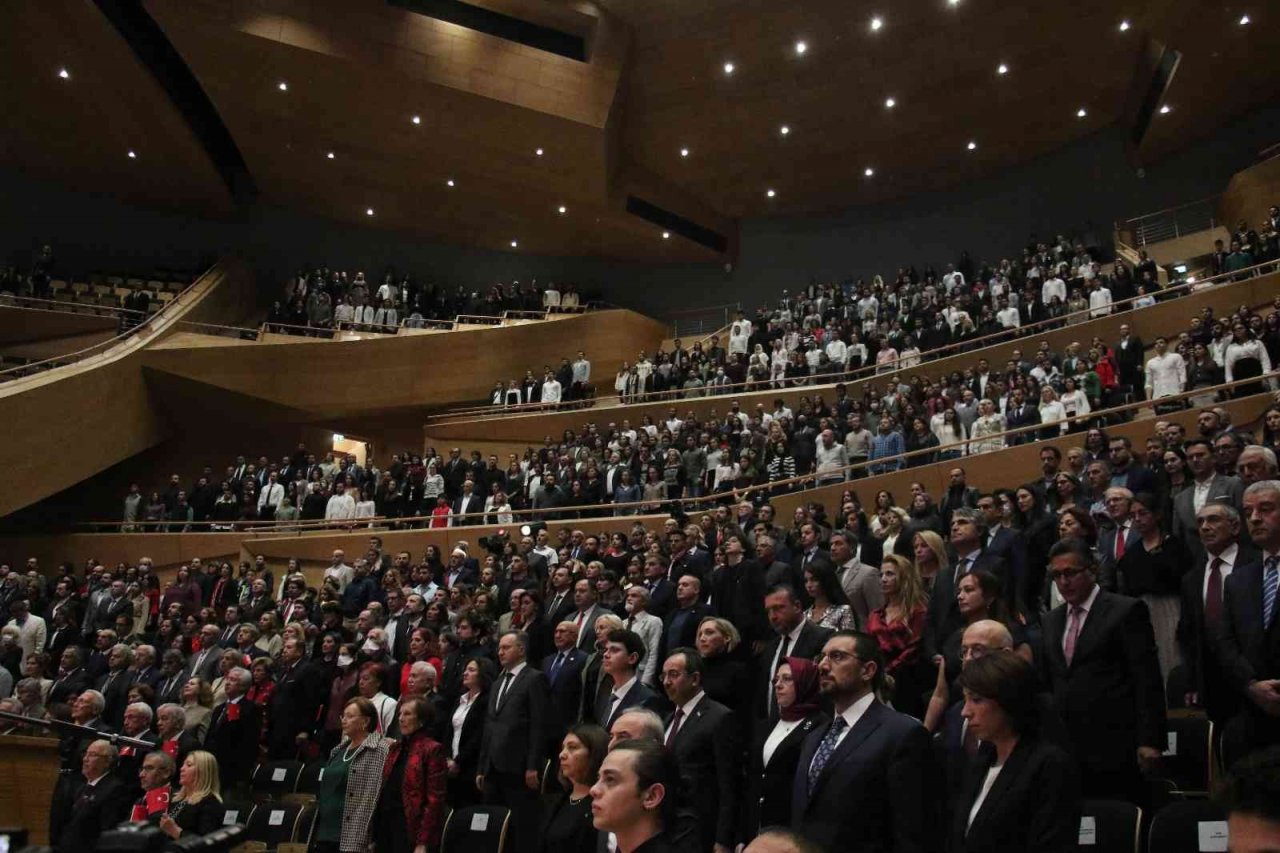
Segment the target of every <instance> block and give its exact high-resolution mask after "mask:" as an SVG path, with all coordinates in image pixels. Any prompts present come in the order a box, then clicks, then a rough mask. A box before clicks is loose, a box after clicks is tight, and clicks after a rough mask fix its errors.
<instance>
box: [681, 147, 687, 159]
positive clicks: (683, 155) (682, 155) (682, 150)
mask: <svg viewBox="0 0 1280 853" xmlns="http://www.w3.org/2000/svg"><path fill="white" fill-rule="evenodd" d="M680 156H681V157H688V156H689V149H688V148H681V149H680Z"/></svg>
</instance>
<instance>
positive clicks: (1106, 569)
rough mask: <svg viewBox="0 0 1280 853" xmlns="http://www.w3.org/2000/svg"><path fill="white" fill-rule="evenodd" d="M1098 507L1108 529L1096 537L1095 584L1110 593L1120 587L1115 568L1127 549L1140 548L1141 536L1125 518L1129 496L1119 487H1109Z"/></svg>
mask: <svg viewBox="0 0 1280 853" xmlns="http://www.w3.org/2000/svg"><path fill="white" fill-rule="evenodd" d="M1102 506H1103V508H1104V509H1105V510H1106V513H1107V518H1108V519H1110V522H1111V526H1110V527H1105V528H1103V529H1102V530H1101V532H1099V533H1098V583H1100V584H1101V585H1102V588H1103V589H1105V590H1107V591H1108V592H1114V591H1115V590H1116V589H1117V588H1118V586H1119V583H1120V579H1119V578H1118V577H1117V575H1116V566H1117V565H1119V563H1120V558H1121V557H1123V556H1124V555H1125V554H1126V553H1128V552H1129V550H1130V549H1132V548H1139V547H1141V546H1142V534H1140V533H1139V532H1138V530H1137V528H1136V527H1134V526H1133V520H1132V519H1131V518H1130V517H1129V511H1130V509H1131V507H1132V506H1133V492H1131V491H1129V490H1128V489H1126V488H1125V487H1123V486H1112V487H1110V488H1108V489H1107V490H1106V491H1105V492H1103V494H1102Z"/></svg>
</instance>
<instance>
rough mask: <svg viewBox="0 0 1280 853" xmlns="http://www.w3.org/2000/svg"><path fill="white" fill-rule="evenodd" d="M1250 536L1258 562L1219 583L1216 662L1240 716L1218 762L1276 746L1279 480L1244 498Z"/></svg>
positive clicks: (1279, 710) (1279, 707) (1279, 712)
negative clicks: (1219, 624)
mask: <svg viewBox="0 0 1280 853" xmlns="http://www.w3.org/2000/svg"><path fill="white" fill-rule="evenodd" d="M1244 516H1245V518H1246V519H1247V520H1248V523H1249V536H1250V537H1251V538H1252V539H1253V544H1254V545H1255V546H1257V548H1259V549H1260V550H1261V551H1262V555H1261V559H1260V560H1256V561H1254V562H1252V563H1249V564H1248V565H1243V566H1240V567H1238V568H1237V569H1236V570H1235V571H1233V572H1232V573H1231V575H1230V576H1229V577H1228V578H1227V579H1226V581H1225V582H1224V583H1223V589H1222V624H1221V628H1220V629H1219V647H1218V657H1219V660H1220V662H1221V665H1222V669H1223V678H1224V680H1225V681H1226V683H1227V687H1228V688H1229V689H1231V690H1232V691H1234V692H1235V694H1236V695H1237V696H1238V697H1239V704H1240V706H1241V710H1240V711H1239V712H1238V713H1237V714H1236V715H1235V717H1234V718H1232V720H1231V722H1230V723H1228V724H1227V728H1226V731H1224V732H1223V737H1222V754H1223V760H1224V762H1225V763H1226V766H1227V767H1230V766H1231V762H1232V761H1233V760H1234V759H1236V758H1239V757H1241V756H1243V755H1245V754H1246V753H1248V752H1252V751H1253V750H1256V749H1260V748H1263V747H1266V746H1271V745H1274V744H1276V743H1280V628H1277V627H1276V623H1277V622H1280V618H1277V611H1280V600H1278V596H1277V593H1276V590H1277V587H1278V586H1280V480H1261V481H1259V482H1257V483H1254V484H1253V485H1251V486H1250V487H1249V488H1248V489H1246V490H1245V493H1244Z"/></svg>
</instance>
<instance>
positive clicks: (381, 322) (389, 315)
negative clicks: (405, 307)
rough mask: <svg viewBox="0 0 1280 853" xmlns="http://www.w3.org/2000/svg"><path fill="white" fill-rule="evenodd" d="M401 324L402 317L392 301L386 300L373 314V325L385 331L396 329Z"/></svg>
mask: <svg viewBox="0 0 1280 853" xmlns="http://www.w3.org/2000/svg"><path fill="white" fill-rule="evenodd" d="M399 323H400V315H399V313H398V312H397V311H396V309H395V305H393V304H392V302H391V300H389V299H384V300H383V301H382V305H381V307H379V308H378V310H377V311H375V312H374V313H373V324H374V325H375V326H378V327H379V328H383V329H393V330H394V329H395V327H396V326H397V325H399Z"/></svg>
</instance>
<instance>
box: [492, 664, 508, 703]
mask: <svg viewBox="0 0 1280 853" xmlns="http://www.w3.org/2000/svg"><path fill="white" fill-rule="evenodd" d="M509 687H511V673H510V672H508V673H505V674H504V675H503V676H502V686H501V687H500V688H498V701H497V703H496V704H495V705H494V708H497V709H500V708H502V701H503V700H504V699H506V698H507V689H508V688H509Z"/></svg>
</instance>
